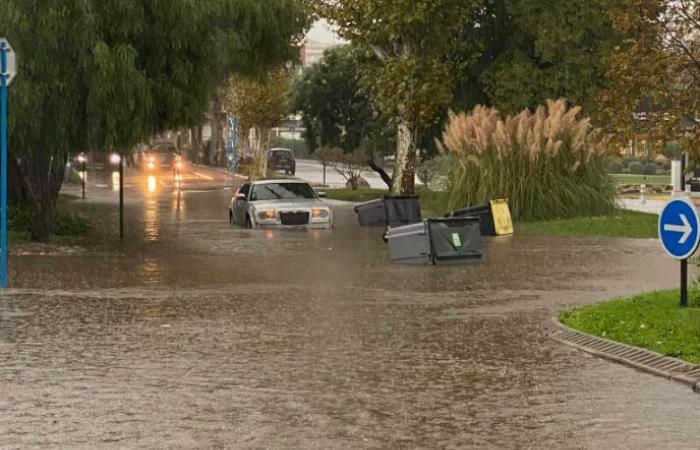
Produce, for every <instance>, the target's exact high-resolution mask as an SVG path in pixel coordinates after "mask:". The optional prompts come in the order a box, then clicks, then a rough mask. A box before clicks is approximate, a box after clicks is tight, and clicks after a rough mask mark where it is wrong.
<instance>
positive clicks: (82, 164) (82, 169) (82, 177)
mask: <svg viewBox="0 0 700 450" xmlns="http://www.w3.org/2000/svg"><path fill="white" fill-rule="evenodd" d="M78 162H79V163H80V180H81V184H82V186H83V200H85V179H86V178H87V170H86V168H85V164H86V163H87V156H85V153H81V154H79V155H78Z"/></svg>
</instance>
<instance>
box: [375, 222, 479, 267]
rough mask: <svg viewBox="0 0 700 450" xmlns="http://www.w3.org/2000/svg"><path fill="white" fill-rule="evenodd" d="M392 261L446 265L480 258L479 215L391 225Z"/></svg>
mask: <svg viewBox="0 0 700 450" xmlns="http://www.w3.org/2000/svg"><path fill="white" fill-rule="evenodd" d="M386 238H387V242H388V244H389V257H390V258H391V260H392V261H395V262H401V263H409V264H445V263H458V262H468V261H474V260H479V259H481V256H482V253H481V231H480V228H479V219H478V218H476V217H454V218H445V219H426V220H424V221H422V222H419V223H414V224H411V225H404V226H401V227H396V228H390V229H389V231H388V232H387V234H386Z"/></svg>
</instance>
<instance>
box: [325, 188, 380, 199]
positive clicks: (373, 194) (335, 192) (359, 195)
mask: <svg viewBox="0 0 700 450" xmlns="http://www.w3.org/2000/svg"><path fill="white" fill-rule="evenodd" d="M325 192H326V198H328V199H330V200H342V201H344V202H368V201H370V200H376V199H378V198H382V197H384V196H385V195H387V194H388V193H389V191H388V190H386V189H370V188H367V189H357V190H354V191H353V190H352V189H327V190H326V191H325Z"/></svg>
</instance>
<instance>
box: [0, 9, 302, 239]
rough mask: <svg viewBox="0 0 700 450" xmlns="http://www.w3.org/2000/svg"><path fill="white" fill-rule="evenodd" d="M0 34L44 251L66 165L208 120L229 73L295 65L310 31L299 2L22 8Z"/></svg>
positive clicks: (0, 25)
mask: <svg viewBox="0 0 700 450" xmlns="http://www.w3.org/2000/svg"><path fill="white" fill-rule="evenodd" d="M5 3H8V4H7V5H5V4H3V7H2V8H0V29H1V30H7V31H6V34H7V36H8V37H9V39H10V40H11V42H12V44H13V46H14V47H15V49H16V50H17V53H18V55H19V57H18V61H19V63H20V75H19V76H18V77H17V79H16V80H15V82H14V83H13V85H12V88H11V91H10V98H9V111H10V121H9V139H10V142H11V143H12V144H11V150H10V152H11V154H10V157H11V158H13V159H14V160H16V161H17V162H18V164H17V165H16V166H15V165H10V166H9V167H10V168H14V167H16V170H17V171H18V172H19V173H16V174H13V179H16V180H18V182H23V183H24V184H25V186H16V189H15V190H14V191H13V192H17V193H21V198H17V199H14V201H16V202H22V203H26V204H30V205H31V206H33V207H36V208H38V211H39V212H40V213H41V214H37V216H36V217H37V223H36V224H35V225H36V226H35V227H34V229H33V230H32V235H33V238H35V239H40V240H46V239H47V238H48V234H49V233H50V231H51V230H50V229H51V226H50V225H51V221H52V220H51V219H52V218H51V214H52V211H53V206H54V204H55V201H56V198H57V196H58V192H59V190H60V187H61V184H62V182H63V180H62V176H63V166H64V164H65V162H66V160H67V157H68V155H69V154H74V153H78V152H80V151H85V150H89V149H92V150H95V151H98V152H99V151H111V150H112V149H120V150H127V151H128V150H130V148H131V147H132V146H134V145H135V144H136V143H138V142H139V141H141V140H144V139H145V138H148V137H150V136H151V135H152V134H154V133H157V132H160V131H163V130H167V129H173V128H179V127H185V126H193V125H196V124H199V123H201V122H202V121H203V120H204V117H205V113H206V111H207V106H208V104H209V100H210V97H211V96H212V94H213V92H214V91H215V89H217V88H218V87H219V85H220V84H221V83H222V82H223V81H224V80H226V79H227V78H228V77H229V76H230V75H231V74H232V73H245V74H257V73H260V72H263V71H265V70H267V69H268V68H269V67H271V66H274V65H279V64H283V63H286V62H287V61H290V60H293V59H294V58H295V54H296V53H297V48H296V45H294V44H295V43H297V42H299V41H300V39H301V38H302V36H303V32H304V30H305V28H306V27H307V25H308V22H309V16H308V14H307V11H306V10H305V9H303V8H302V7H301V6H300V5H301V3H298V2H296V1H295V0H266V1H264V2H260V1H257V0H207V1H198V2H193V1H190V0H56V1H50V2H48V1H32V0H17V1H11V2H5Z"/></svg>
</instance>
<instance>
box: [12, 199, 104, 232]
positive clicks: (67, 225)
mask: <svg viewBox="0 0 700 450" xmlns="http://www.w3.org/2000/svg"><path fill="white" fill-rule="evenodd" d="M64 208H65V206H60V205H59V206H57V208H56V211H55V212H54V222H53V233H54V234H55V235H56V236H80V235H83V234H85V233H87V232H88V230H89V229H90V223H89V222H88V221H87V220H86V219H85V218H83V217H80V216H77V215H75V214H72V213H70V212H68V211H66V210H65V209H64ZM35 214H36V210H35V209H33V208H31V207H29V206H13V207H11V208H9V210H8V214H7V218H8V221H7V222H8V223H7V228H8V229H9V230H12V231H18V232H22V233H24V232H31V230H32V225H33V224H34V216H35Z"/></svg>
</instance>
